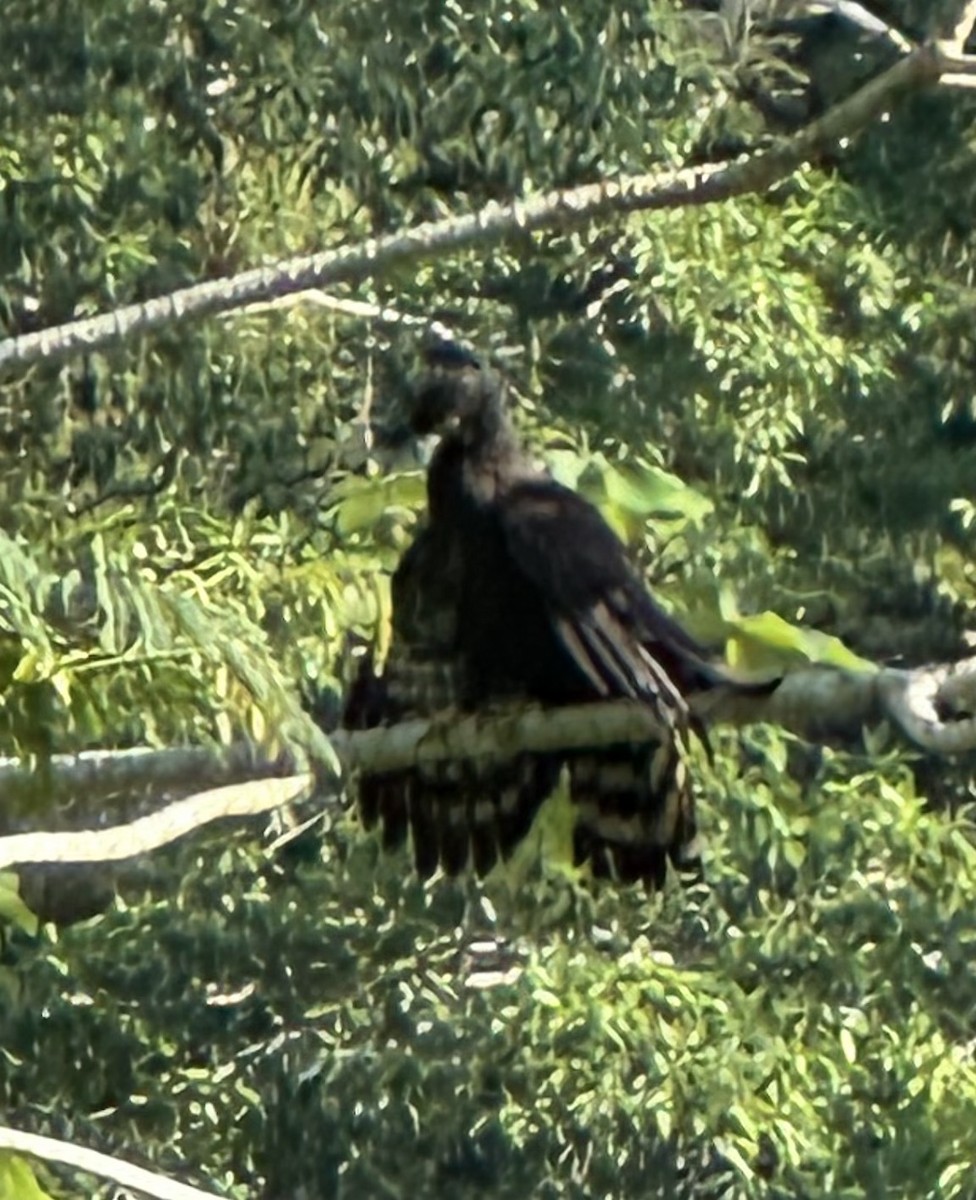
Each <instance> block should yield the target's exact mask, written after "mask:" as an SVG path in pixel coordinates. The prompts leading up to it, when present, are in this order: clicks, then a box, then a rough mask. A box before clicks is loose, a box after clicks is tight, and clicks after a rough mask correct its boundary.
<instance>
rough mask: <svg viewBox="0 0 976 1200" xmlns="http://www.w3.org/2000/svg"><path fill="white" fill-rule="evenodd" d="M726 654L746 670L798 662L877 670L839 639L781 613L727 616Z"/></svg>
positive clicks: (777, 666) (847, 669) (768, 668)
mask: <svg viewBox="0 0 976 1200" xmlns="http://www.w3.org/2000/svg"><path fill="white" fill-rule="evenodd" d="M725 632H726V657H727V658H728V661H729V663H730V665H732V666H734V667H738V668H741V669H742V670H744V671H747V672H750V673H751V672H761V671H768V670H770V669H771V668H783V667H789V666H791V665H796V664H797V663H798V662H807V663H824V664H826V665H829V666H832V667H840V668H842V669H843V670H846V671H857V672H874V671H877V669H878V668H877V666H876V665H875V664H874V663H872V662H869V661H868V660H867V659H864V658H861V657H860V656H859V655H857V654H855V653H854V652H853V651H852V650H848V648H847V647H846V646H845V645H844V643H843V642H842V641H841V640H840V639H839V638H835V637H832V636H830V635H829V634H826V633H822V632H821V631H820V630H818V629H805V628H803V626H800V625H791V624H790V623H789V622H788V621H784V620H783V618H782V617H781V616H779V614H778V613H774V612H769V611H766V612H762V613H756V614H755V615H753V616H746V617H729V616H726V618H725Z"/></svg>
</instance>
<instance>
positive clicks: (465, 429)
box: [409, 341, 504, 444]
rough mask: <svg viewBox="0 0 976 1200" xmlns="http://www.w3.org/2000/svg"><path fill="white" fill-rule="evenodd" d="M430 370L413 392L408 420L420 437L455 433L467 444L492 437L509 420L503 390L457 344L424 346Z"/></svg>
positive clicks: (497, 380) (494, 376)
mask: <svg viewBox="0 0 976 1200" xmlns="http://www.w3.org/2000/svg"><path fill="white" fill-rule="evenodd" d="M424 358H425V362H426V368H427V369H426V370H425V371H424V373H423V374H422V375H421V377H420V379H419V380H418V381H417V383H416V385H415V386H414V388H413V391H412V395H411V397H410V402H409V422H410V427H411V429H412V430H413V432H414V433H415V434H418V435H419V436H421V437H426V436H431V435H444V434H451V435H454V436H456V437H459V438H460V439H461V441H463V442H465V443H467V444H473V443H475V442H477V441H479V440H480V439H482V438H484V437H486V436H490V435H491V434H493V433H494V432H495V430H496V429H497V428H498V426H499V425H500V424H501V423H502V422H503V421H504V387H503V384H502V379H501V376H500V375H498V373H497V372H495V371H492V370H490V369H489V368H488V367H484V366H482V365H481V363H480V362H479V361H478V359H477V358H476V357H475V356H474V355H473V354H472V353H471V352H470V351H468V350H465V349H464V348H463V347H461V346H459V345H458V344H457V343H456V342H443V341H441V342H438V343H436V344H434V345H432V346H428V347H426V348H425V354H424Z"/></svg>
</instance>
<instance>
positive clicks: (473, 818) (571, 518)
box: [344, 347, 746, 885]
mask: <svg viewBox="0 0 976 1200" xmlns="http://www.w3.org/2000/svg"><path fill="white" fill-rule="evenodd" d="M411 424H412V427H413V430H414V431H415V432H416V433H417V434H428V433H435V432H436V433H440V434H441V435H442V437H441V441H440V444H439V445H438V448H437V450H436V451H435V453H434V456H433V459H432V460H431V464H430V469H429V473H428V480H427V498H428V512H427V521H426V524H425V526H424V527H423V528H422V529H421V531H420V533H419V534H418V535H417V537H416V539H415V540H414V541H413V543H412V544H411V545H410V547H409V548H408V549H407V551H406V552H405V554H404V555H403V558H402V560H401V562H400V564H399V566H398V567H397V570H396V572H395V574H394V576H393V583H392V593H393V621H392V625H393V629H392V638H391V644H390V651H389V655H388V657H387V661H386V663H385V666H384V668H383V671H382V673H381V674H376V673H375V672H374V669H373V665H372V661H371V659H367V660H366V661H364V663H363V666H362V668H361V670H360V672H359V675H358V677H357V679H356V681H355V683H354V685H353V687H352V689H351V691H350V695H349V698H348V701H347V705H346V711H345V715H344V724H345V725H346V726H347V727H348V728H371V727H374V726H377V725H385V724H395V723H397V722H399V721H403V720H406V719H409V718H411V717H426V716H431V715H433V714H435V713H439V712H443V711H444V710H445V709H450V708H455V709H460V710H462V711H467V712H476V711H478V710H481V709H483V708H485V707H486V706H489V705H495V704H498V703H501V702H506V701H507V702H511V701H517V700H520V699H521V700H526V701H532V702H536V703H538V704H542V705H547V706H558V705H567V704H581V703H587V702H590V701H599V700H611V699H620V698H629V699H632V700H636V701H639V702H640V703H641V704H643V705H645V706H646V708H647V710H648V712H649V713H650V714H651V715H652V716H653V725H654V732H653V737H652V738H651V739H649V740H647V741H643V742H640V743H631V742H627V743H624V744H620V745H611V746H594V747H592V748H591V749H582V750H573V751H567V752H562V753H559V754H529V753H525V752H521V753H517V754H516V755H515V756H514V757H513V758H512V759H511V760H508V761H505V762H503V763H501V764H499V763H497V762H492V763H491V764H490V765H487V764H484V763H481V764H479V763H476V762H457V763H438V764H434V765H425V766H424V767H422V768H421V767H414V768H411V769H409V770H398V771H392V772H384V773H370V772H365V773H364V774H363V775H362V776H361V777H360V780H359V804H360V812H361V816H362V819H363V823H364V824H365V825H366V826H367V827H371V826H373V825H375V824H376V823H377V822H379V823H380V824H381V827H382V834H383V842H384V845H386V846H388V847H394V846H397V845H400V844H402V843H403V841H404V840H405V838H406V836H407V832H408V830H409V832H410V835H411V841H412V845H413V854H414V860H415V863H416V867H417V870H418V872H419V874H420V875H421V876H422V877H424V878H426V877H427V876H429V875H430V874H432V873H433V871H434V870H435V869H436V868H437V866H438V865H439V866H441V867H442V868H443V869H444V871H445V872H447V873H448V874H455V873H457V872H459V871H461V870H463V869H464V868H465V867H466V866H467V865H468V864H469V863H470V864H471V865H473V867H474V869H475V870H476V872H477V873H478V874H484V873H485V872H487V871H488V870H490V869H491V867H492V866H494V864H495V863H496V862H497V861H498V859H499V858H505V857H506V856H507V855H508V854H509V853H510V852H511V851H512V850H513V848H514V847H515V846H516V845H517V844H518V842H519V841H520V840H521V839H522V838H524V837H525V835H526V834H527V833H528V831H529V829H530V827H531V825H532V821H533V819H534V817H535V815H536V813H537V811H538V809H539V806H540V805H541V804H542V802H543V800H545V798H546V797H547V796H548V795H549V794H550V793H551V792H552V791H553V789H554V788H555V786H556V784H557V782H558V779H559V776H560V773H561V771H562V770H563V768H564V767H565V768H567V770H568V779H569V794H570V798H571V800H572V804H573V807H574V813H575V827H574V855H575V859H576V862H577V863H579V864H582V863H589V864H590V865H591V867H592V870H593V873H594V874H595V875H598V876H612V877H614V878H616V879H619V880H622V881H628V882H629V881H635V880H643V881H645V882H647V883H649V884H652V885H660V884H661V883H662V882H663V880H664V878H665V876H666V873H667V864H668V862H669V861H670V862H671V863H672V864H673V865H674V866H675V867H677V868H679V869H680V870H681V871H682V872H688V873H693V874H697V873H698V872H700V852H699V846H698V838H697V826H696V821H695V802H694V794H693V791H692V787H691V782H690V779H689V776H688V771H687V768H686V763H685V749H686V746H687V743H688V738H689V734H690V733H692V732H697V733H700V734H703V731H701V730H700V729H698V728H697V726H696V721H695V718H694V717H693V715H692V712H691V709H690V707H689V702H688V700H689V697H690V696H692V695H694V694H695V693H701V692H703V691H708V690H711V689H715V688H719V687H721V688H730V687H731V688H736V687H740V686H746V685H740V684H738V683H737V682H735V681H733V680H731V679H729V678H728V677H726V676H725V675H723V674H722V673H721V672H720V671H719V670H718V669H717V668H716V667H714V666H713V665H711V664H710V663H709V662H708V661H707V658H706V655H705V652H704V650H703V649H702V647H700V646H699V645H698V644H697V643H696V642H695V641H694V640H693V639H692V638H691V637H690V636H689V635H688V634H687V633H686V632H685V631H684V630H683V629H682V628H681V626H680V625H678V624H677V622H675V621H674V619H673V618H672V617H670V616H669V615H668V614H667V613H666V612H665V611H664V610H663V609H662V608H661V607H660V606H659V605H658V604H657V603H656V602H655V601H654V600H653V599H652V597H651V596H650V595H649V593H648V591H647V589H646V587H645V585H644V583H643V582H642V580H641V579H640V577H639V576H638V574H637V572H636V571H635V570H634V568H633V567H632V566H631V564H630V562H629V561H628V558H627V553H626V550H625V548H624V546H623V544H622V543H621V541H620V540H619V538H618V537H617V535H616V534H615V533H614V532H613V530H612V529H611V528H610V527H609V525H607V523H606V522H605V521H604V519H603V517H602V516H601V515H600V513H599V512H598V511H597V510H596V509H595V508H594V507H593V505H591V504H590V503H589V502H588V501H586V500H584V499H583V498H582V497H581V496H579V495H577V494H576V493H575V492H573V491H571V490H570V489H568V488H566V487H563V486H561V485H560V484H558V483H556V482H555V481H554V480H553V479H552V478H550V476H549V475H548V474H546V473H545V472H543V471H541V470H540V469H539V468H538V467H536V466H534V465H533V464H532V462H531V461H530V460H529V459H528V458H527V456H526V455H525V454H524V452H523V451H522V449H521V447H520V446H519V443H518V441H517V439H516V437H515V433H514V431H513V428H512V426H511V423H510V421H509V419H508V416H507V413H506V407H505V390H504V385H503V383H502V380H501V378H500V376H499V375H498V374H496V373H495V372H494V371H491V370H489V369H487V368H483V367H482V366H481V365H480V364H479V362H478V361H477V359H475V358H474V357H473V356H471V355H469V354H467V353H466V352H463V351H460V350H459V349H458V348H456V347H450V348H449V349H448V350H447V351H442V352H440V353H438V354H436V355H434V356H432V358H431V359H430V360H429V369H428V370H427V372H426V373H425V374H424V376H423V377H422V379H421V381H420V383H419V385H418V386H417V388H416V389H415V393H414V396H413V400H412V404H411Z"/></svg>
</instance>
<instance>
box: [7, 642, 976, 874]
mask: <svg viewBox="0 0 976 1200" xmlns="http://www.w3.org/2000/svg"><path fill="white" fill-rule="evenodd" d="M716 697H717V698H716ZM698 711H699V715H700V716H701V717H702V719H703V720H704V721H705V722H706V723H708V724H710V725H715V724H735V725H746V724H751V723H754V722H758V721H765V722H770V723H773V724H778V725H781V726H782V727H784V728H786V729H788V730H790V731H791V732H793V733H796V734H798V735H799V736H801V737H804V738H807V739H808V740H811V741H818V742H822V741H826V742H837V741H840V742H845V743H848V744H851V743H857V742H858V741H859V740H860V738H861V734H862V731H863V729H864V728H865V727H870V726H873V725H876V724H879V723H881V722H882V721H884V720H889V721H891V722H892V723H893V724H894V725H895V726H896V727H897V728H898V729H900V730H901V732H902V733H903V734H904V736H905V737H906V738H907V739H908V740H909V741H911V742H912V743H914V744H915V745H917V746H920V747H921V748H923V749H925V750H928V751H930V752H933V753H939V754H959V753H963V752H965V751H969V750H973V749H976V717H974V716H973V715H972V714H974V713H976V659H970V660H967V661H966V662H964V663H959V664H955V665H954V666H951V667H949V666H938V667H932V668H919V669H918V670H915V671H896V670H887V669H883V670H879V671H876V672H871V671H865V672H857V673H854V672H846V671H840V670H837V669H834V668H830V667H820V666H811V667H808V668H804V669H801V670H797V671H795V672H792V673H791V674H790V675H788V676H787V677H786V679H785V680H784V681H783V682H782V683H781V684H780V686H779V687H778V688H776V690H775V691H773V692H772V693H771V694H768V695H765V696H743V695H742V694H741V693H734V692H730V693H722V692H716V693H713V694H712V695H711V696H710V697H708V698H707V701H703V703H702V705H701V707H700V709H699V710H698ZM654 730H655V725H654V722H653V720H652V718H651V716H650V715H649V713H648V711H647V710H646V709H645V708H643V707H642V706H641V705H639V704H635V703H633V702H631V701H619V702H616V703H612V704H589V705H580V706H576V707H571V708H560V709H548V710H544V709H538V708H528V709H527V708H525V707H524V706H523V707H520V708H512V709H508V710H501V709H499V710H497V711H495V712H492V713H482V714H479V715H477V716H465V717H458V716H457V715H456V714H444V715H443V716H441V717H438V718H435V719H434V720H430V721H407V722H403V723H402V724H400V725H394V726H390V727H388V728H380V729H370V730H365V731H361V732H349V731H345V730H339V731H336V732H335V733H333V734H332V735H331V743H332V748H333V750H334V751H335V754H336V756H337V758H338V759H339V761H340V762H341V763H342V765H343V768H344V769H345V770H347V771H348V770H362V769H365V768H368V769H369V770H370V771H374V772H375V771H391V770H398V769H403V768H409V767H411V766H414V765H417V764H422V763H427V762H436V761H443V760H448V759H450V760H455V759H467V758H478V759H480V760H492V759H502V760H503V759H506V758H510V757H511V756H512V755H513V754H515V753H517V752H519V751H536V752H544V751H557V750H569V749H573V748H580V747H584V746H593V745H600V744H603V745H612V744H614V743H617V742H622V741H640V740H641V739H642V738H646V737H648V735H653V733H654ZM167 753H173V754H174V755H177V756H183V759H182V760H183V762H184V764H185V765H189V764H190V762H191V761H192V764H193V770H194V771H199V770H201V767H202V765H203V763H204V758H203V757H201V756H188V755H187V753H186V752H185V751H173V752H166V751H157V752H151V753H149V752H147V753H146V754H145V755H144V757H143V758H142V759H140V758H138V757H130V758H129V759H128V760H127V763H126V770H127V771H128V772H129V774H130V775H133V774H134V773H135V771H136V770H137V769H138V768H139V767H143V768H144V767H146V766H147V765H149V766H151V765H153V764H158V763H159V762H160V761H162V760H161V758H160V756H163V755H166V754H167ZM211 753H212V754H214V755H216V754H217V753H218V752H216V751H213V752H211ZM248 753H252V752H250V751H249V752H248ZM247 761H248V759H247V756H246V754H244V753H243V752H242V755H241V757H240V759H239V760H238V765H239V767H240V769H246V767H241V764H244V763H246V762H247ZM264 766H265V769H267V770H270V771H275V772H277V775H278V776H280V777H275V778H266V779H263V780H256V781H255V780H253V779H252V780H251V781H249V782H243V783H237V784H229V785H226V786H224V787H220V788H215V789H213V790H210V791H205V792H200V793H197V794H196V795H193V796H190V797H189V798H187V799H185V800H180V801H178V802H176V803H175V804H170V805H168V806H167V807H165V808H163V809H160V810H159V811H158V812H155V813H153V814H152V815H150V816H146V817H141V818H139V819H138V820H136V821H134V822H132V823H131V824H128V825H120V826H116V827H114V828H109V829H99V830H83V831H80V832H73V833H72V832H68V833H24V834H15V835H13V836H10V837H4V838H0V869H4V868H6V867H10V866H12V865H15V864H24V863H38V862H47V863H50V862H107V861H118V860H121V859H125V858H131V857H133V856H135V855H137V854H142V853H145V852H147V851H149V850H154V849H157V848H158V847H160V846H163V845H167V844H168V843H170V842H172V841H175V840H176V839H177V838H179V837H182V836H184V835H185V834H187V833H190V832H192V831H193V830H195V829H198V828H200V827H201V826H202V825H205V824H208V823H209V822H211V821H215V820H219V819H221V818H227V817H246V816H254V815H258V814H261V813H266V812H269V811H271V810H272V809H275V808H277V807H279V806H280V805H282V804H286V803H290V802H294V801H298V800H301V799H303V798H305V797H308V796H309V795H310V794H311V793H312V791H313V788H314V785H315V784H316V782H317V783H318V784H319V785H320V787H321V790H322V791H323V792H325V793H335V792H336V791H337V790H338V787H339V783H340V780H339V779H338V778H337V777H336V776H335V775H334V774H329V775H328V776H326V777H323V778H321V779H319V780H317V781H316V780H315V779H314V778H313V776H311V775H309V774H288V773H287V772H288V766H287V764H286V763H284V762H278V763H274V764H269V763H266V764H264ZM19 770H21V768H20V767H19V766H17V765H14V764H9V763H8V764H0V803H2V801H3V800H4V799H6V798H7V795H8V793H9V788H10V786H11V781H13V783H14V785H16V784H17V783H18V782H19V781H20V776H19V775H17V774H16V772H17V771H19ZM78 770H79V768H78V767H77V766H76V764H75V763H74V760H68V761H67V762H65V761H61V760H55V761H54V762H53V763H51V764H49V772H50V777H51V778H52V779H59V784H58V786H59V788H61V789H62V790H64V791H68V790H70V782H71V777H72V772H73V771H78ZM80 771H81V778H83V779H84V780H87V781H88V782H89V786H92V785H93V784H97V778H96V779H95V780H92V778H91V772H92V767H91V765H90V764H88V763H84V764H82V766H81V768H80ZM252 773H253V772H252ZM76 778H77V777H76ZM169 778H170V781H171V782H172V781H173V780H174V778H175V774H174V773H173V772H172V771H171V772H170V776H169ZM192 778H196V779H198V778H199V775H196V776H194V777H192ZM152 781H153V780H152V776H148V777H146V776H145V775H144V776H143V777H142V781H141V782H142V783H143V784H144V785H145V784H148V783H151V782H152ZM191 781H192V780H191ZM113 787H117V778H116V780H114V781H113Z"/></svg>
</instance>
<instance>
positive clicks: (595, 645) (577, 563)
mask: <svg viewBox="0 0 976 1200" xmlns="http://www.w3.org/2000/svg"><path fill="white" fill-rule="evenodd" d="M498 512H499V516H500V518H501V521H502V526H503V530H504V536H505V543H506V546H507V548H508V550H509V552H510V554H511V555H512V558H513V560H514V561H515V562H516V563H517V565H518V567H519V569H520V570H521V571H522V573H523V574H524V575H525V576H526V577H527V578H528V579H529V580H530V582H531V583H532V584H533V585H534V586H535V587H536V588H537V589H538V592H539V593H540V595H541V596H542V598H543V600H544V602H545V604H546V606H547V608H548V610H549V612H550V614H551V619H552V622H553V625H554V627H555V628H556V629H557V631H558V634H559V637H560V639H561V640H562V642H563V645H564V646H565V648H566V650H567V651H568V652H569V654H570V655H571V656H572V658H573V660H574V661H575V663H576V664H577V666H578V667H579V669H580V670H581V671H582V672H583V674H584V675H585V676H586V677H587V678H588V679H589V680H590V682H591V683H592V685H593V687H594V689H595V693H596V694H597V695H599V696H606V697H608V698H610V697H620V698H631V699H634V700H641V701H643V702H644V703H646V704H647V705H648V706H649V707H651V708H652V710H656V708H657V706H658V704H663V705H664V707H665V709H666V710H669V711H670V712H671V713H672V719H673V718H680V716H681V714H683V713H686V712H687V705H686V702H685V698H684V694H685V693H686V692H688V691H692V690H695V689H697V688H699V687H702V686H707V684H708V682H710V681H711V679H712V677H713V676H714V674H715V672H714V669H713V668H712V667H711V666H710V665H709V664H708V662H707V661H706V658H705V655H704V652H703V650H702V648H701V647H700V646H699V645H698V644H697V643H696V642H695V641H694V639H693V638H692V637H691V636H690V635H689V634H688V633H686V632H685V630H684V629H682V628H681V626H680V625H679V624H678V623H677V621H675V620H674V618H673V617H671V616H670V615H669V614H668V613H667V612H665V611H664V609H663V608H661V607H660V605H659V604H657V602H656V601H655V600H654V599H653V597H652V596H651V595H650V594H649V593H648V591H647V589H646V588H645V587H644V585H643V583H642V581H641V580H640V579H639V578H638V576H637V574H636V572H635V571H634V569H633V567H632V566H631V565H630V562H629V561H628V558H627V552H626V550H625V548H624V546H623V543H622V542H621V541H620V539H619V538H618V537H617V535H616V534H615V533H614V532H613V530H612V529H611V528H610V526H609V525H608V524H607V523H606V521H604V519H603V517H602V516H601V515H600V513H599V512H598V511H597V510H596V508H594V507H593V505H592V504H590V503H589V502H588V501H587V500H584V499H583V497H582V496H579V495H577V494H576V493H575V492H573V491H570V490H569V489H568V488H564V487H562V486H561V485H560V484H557V483H555V482H554V481H552V480H548V479H540V480H532V481H525V482H521V483H518V484H516V485H514V486H513V487H511V488H509V489H508V490H507V491H506V492H505V493H504V494H503V495H502V496H501V497H500V498H499V501H498Z"/></svg>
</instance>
